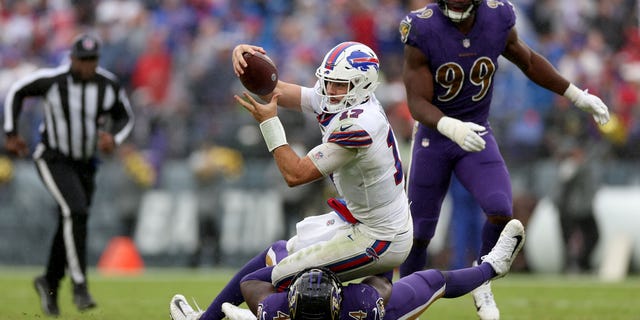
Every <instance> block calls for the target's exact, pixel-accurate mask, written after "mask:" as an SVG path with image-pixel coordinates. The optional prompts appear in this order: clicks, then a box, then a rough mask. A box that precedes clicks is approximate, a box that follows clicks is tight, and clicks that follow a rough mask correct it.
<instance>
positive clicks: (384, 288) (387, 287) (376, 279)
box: [362, 276, 393, 304]
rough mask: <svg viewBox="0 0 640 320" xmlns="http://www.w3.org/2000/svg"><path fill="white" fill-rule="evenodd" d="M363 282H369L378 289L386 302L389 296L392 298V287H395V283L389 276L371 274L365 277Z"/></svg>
mask: <svg viewBox="0 0 640 320" xmlns="http://www.w3.org/2000/svg"><path fill="white" fill-rule="evenodd" d="M362 283H364V284H368V285H370V286H372V287H373V288H374V289H376V291H378V294H380V297H381V298H382V299H384V301H385V304H386V303H387V301H389V298H391V289H392V288H393V285H392V284H391V282H389V280H388V279H387V278H385V277H380V276H369V277H366V278H364V279H363V280H362Z"/></svg>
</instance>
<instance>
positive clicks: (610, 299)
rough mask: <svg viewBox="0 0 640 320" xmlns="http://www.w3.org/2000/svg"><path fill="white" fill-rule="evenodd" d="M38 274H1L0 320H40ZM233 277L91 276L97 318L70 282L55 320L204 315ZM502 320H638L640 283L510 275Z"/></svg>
mask: <svg viewBox="0 0 640 320" xmlns="http://www.w3.org/2000/svg"><path fill="white" fill-rule="evenodd" d="M41 270H42V269H41V268H14V267H11V268H7V267H0V299H1V300H0V319H2V320H12V319H44V318H45V317H44V316H43V315H42V313H41V312H40V307H39V304H38V299H37V295H36V293H35V290H34V289H33V286H32V280H33V277H34V276H35V275H37V274H38V272H40V271H41ZM232 274H233V270H229V269H200V270H188V269H152V270H147V271H145V273H144V274H143V275H141V276H135V277H131V276H119V277H114V276H110V277H106V276H102V275H100V274H97V273H96V272H93V271H92V272H91V273H90V278H91V282H90V288H91V292H92V294H93V296H94V298H95V300H96V301H97V303H98V308H96V309H95V310H92V311H89V312H86V313H83V314H81V313H79V312H78V311H77V310H76V309H75V307H74V306H73V305H72V303H71V289H70V286H69V284H68V283H69V281H68V279H65V282H64V284H63V286H62V288H61V292H60V297H59V301H60V309H61V316H60V317H59V318H58V319H63V320H66V319H85V320H107V319H108V320H114V319H168V318H169V315H168V312H169V311H168V310H169V309H168V304H169V299H171V296H173V294H175V293H182V294H184V295H185V296H186V297H187V298H188V299H191V298H193V299H195V300H196V301H197V302H198V304H199V305H200V307H201V308H203V309H204V308H206V307H207V306H208V304H209V302H210V301H211V300H212V299H213V297H214V295H215V294H217V292H218V291H219V290H220V288H221V287H222V286H223V285H224V284H225V283H226V281H227V279H229V277H230V276H231V275H232ZM493 289H494V294H495V295H496V300H497V302H498V306H499V307H500V309H501V311H502V319H505V320H509V319H523V320H524V319H531V320H542V319H554V320H555V319H575V320H588V319H594V320H595V319H598V320H601V319H621V320H622V319H624V320H628V319H639V320H640V277H638V276H633V277H630V278H628V279H627V280H625V281H624V282H621V283H602V282H599V281H598V280H597V279H595V278H591V277H565V276H559V275H553V276H549V275H546V276H540V275H528V274H510V275H508V276H507V277H506V278H504V279H500V280H497V281H495V282H494V283H493ZM475 318H476V317H475V311H474V307H473V302H472V300H471V297H470V296H464V297H461V298H458V299H440V300H439V301H437V302H436V303H435V304H434V305H433V306H432V307H431V308H430V309H429V310H427V312H425V313H424V314H423V315H422V316H421V317H420V319H422V320H424V319H475Z"/></svg>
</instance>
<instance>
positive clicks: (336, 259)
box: [172, 42, 413, 320]
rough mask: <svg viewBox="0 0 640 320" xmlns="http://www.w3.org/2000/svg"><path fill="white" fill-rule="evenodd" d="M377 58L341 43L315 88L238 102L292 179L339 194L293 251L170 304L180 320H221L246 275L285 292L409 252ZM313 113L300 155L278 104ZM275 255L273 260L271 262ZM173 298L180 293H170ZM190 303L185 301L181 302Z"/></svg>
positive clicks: (260, 260) (236, 59)
mask: <svg viewBox="0 0 640 320" xmlns="http://www.w3.org/2000/svg"><path fill="white" fill-rule="evenodd" d="M256 51H258V52H261V53H263V54H264V53H266V52H265V50H264V49H263V48H261V47H257V46H253V45H238V46H236V47H235V48H234V50H233V54H232V59H233V66H234V69H235V72H236V74H237V75H240V74H241V73H243V67H245V66H246V61H245V60H244V58H243V57H242V55H243V53H245V52H250V53H255V52H256ZM379 67H380V66H379V61H378V58H377V56H376V54H375V53H374V52H373V50H371V49H370V48H369V47H367V46H366V45H363V44H361V43H357V42H344V43H341V44H339V45H337V46H335V47H334V48H333V49H331V50H330V51H329V52H328V53H327V54H326V56H325V58H324V60H323V61H322V64H321V65H320V67H318V69H317V71H316V76H317V78H318V81H317V82H316V84H315V86H314V87H313V88H310V87H303V86H300V85H296V84H292V83H287V82H284V81H278V84H277V86H276V88H275V89H274V91H273V92H272V93H270V94H268V95H265V96H261V97H260V98H261V99H262V100H263V101H268V102H267V103H264V104H263V103H260V102H258V101H256V100H255V99H254V98H253V97H252V96H251V95H249V94H248V93H246V92H245V93H244V95H243V97H242V98H241V97H239V96H235V98H236V100H237V101H238V102H239V103H240V104H241V105H242V106H243V107H244V108H245V109H247V110H248V111H249V112H251V114H252V115H253V117H254V118H255V119H256V121H258V123H260V130H261V132H262V135H263V137H264V140H265V142H266V144H267V148H268V149H269V151H270V152H272V153H273V157H274V159H275V161H276V163H277V165H278V168H279V169H280V172H281V173H282V176H283V178H284V179H285V181H286V182H287V184H288V185H289V186H292V187H293V186H297V185H301V184H305V183H309V182H312V181H316V180H319V179H321V178H323V177H330V178H331V180H332V181H333V182H334V184H335V186H336V189H337V191H338V194H339V195H340V198H339V199H338V198H336V199H329V201H328V203H329V205H330V206H331V207H332V208H333V209H334V210H333V211H332V212H329V213H327V214H324V215H319V216H313V217H309V218H306V219H304V220H303V221H302V222H300V223H298V224H297V226H296V227H297V235H296V236H294V237H293V238H292V239H290V240H289V241H288V242H287V244H286V246H287V251H288V252H289V255H288V256H287V257H286V258H284V259H283V260H282V261H280V262H279V263H278V264H277V265H275V266H274V267H269V268H265V269H263V268H264V262H265V259H268V258H269V252H267V251H265V252H262V253H261V254H259V255H258V256H256V257H255V258H254V259H252V260H251V261H250V262H249V263H247V264H246V265H245V266H244V267H243V268H242V269H241V270H240V271H239V272H238V274H236V276H235V277H234V278H233V279H231V281H230V282H229V283H228V284H227V286H226V287H225V288H224V289H223V291H222V292H221V293H220V294H219V295H218V296H217V297H216V298H215V299H214V301H213V302H212V304H211V305H210V306H209V308H208V309H207V310H206V311H205V312H204V313H202V312H196V314H194V315H188V317H183V316H182V315H181V314H180V310H181V308H179V307H178V305H179V304H178V303H176V307H172V316H173V317H174V319H177V318H180V319H183V318H185V319H201V320H209V319H222V318H223V317H224V314H223V313H222V310H221V306H222V303H224V302H230V303H232V304H235V305H238V304H240V303H242V302H243V298H242V295H241V293H240V286H239V283H240V280H241V279H242V278H243V277H245V276H247V275H248V277H253V278H256V279H264V278H267V279H268V280H270V281H271V282H272V284H273V285H274V289H275V290H284V289H286V288H287V287H288V285H289V284H290V282H291V279H292V278H293V276H294V275H296V274H297V273H298V272H299V271H301V270H304V269H306V268H309V267H324V268H328V269H330V270H331V271H333V272H334V273H336V274H337V275H338V277H339V278H340V280H342V281H349V280H353V279H357V278H361V277H364V276H369V275H384V276H385V277H387V278H388V279H389V280H391V277H392V276H393V268H395V267H397V266H399V265H400V264H401V263H402V262H403V261H404V260H405V258H406V257H407V255H408V252H409V250H410V249H411V245H412V237H413V236H412V231H413V225H412V221H411V218H410V213H409V205H408V200H407V196H406V194H405V191H404V177H403V171H402V164H401V161H400V157H399V154H398V149H397V145H396V141H395V137H394V134H393V130H392V129H391V125H390V124H389V122H388V120H387V118H386V115H385V113H384V110H383V109H382V106H381V105H380V103H379V102H378V100H377V99H376V97H375V95H374V90H375V88H376V86H377V85H378V71H379ZM278 105H279V106H281V107H284V108H289V109H294V110H298V111H302V112H311V113H313V114H314V115H315V116H316V118H317V119H318V123H319V125H320V130H321V131H322V134H323V137H322V143H321V144H320V145H318V146H316V147H315V148H313V149H312V150H311V151H309V152H308V153H307V155H305V156H303V157H300V156H299V155H297V154H296V153H295V151H293V149H292V148H291V147H290V146H289V145H288V144H287V139H286V136H285V132H284V129H283V126H282V124H281V122H280V120H279V119H278V116H277V106H278ZM273 261H275V260H273ZM172 301H174V300H172ZM181 303H186V302H181Z"/></svg>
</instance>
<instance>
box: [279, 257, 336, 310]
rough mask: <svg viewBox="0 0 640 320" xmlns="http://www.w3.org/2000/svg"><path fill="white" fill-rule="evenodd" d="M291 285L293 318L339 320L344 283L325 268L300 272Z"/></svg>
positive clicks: (290, 297) (290, 296) (290, 303)
mask: <svg viewBox="0 0 640 320" xmlns="http://www.w3.org/2000/svg"><path fill="white" fill-rule="evenodd" d="M291 283H292V284H291V286H290V287H289V295H288V297H289V312H290V317H291V319H292V320H325V319H329V320H338V319H339V318H340V303H341V300H342V296H341V291H342V284H341V283H340V280H339V279H338V277H337V276H336V275H335V274H334V273H333V272H332V271H331V270H328V269H325V268H310V269H306V270H303V271H301V272H299V273H298V274H297V275H296V276H295V277H294V278H293V280H292V281H291Z"/></svg>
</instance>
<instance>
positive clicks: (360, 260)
mask: <svg viewBox="0 0 640 320" xmlns="http://www.w3.org/2000/svg"><path fill="white" fill-rule="evenodd" d="M389 246H391V241H382V240H376V241H375V242H374V243H373V245H371V247H369V248H367V250H366V251H365V252H363V253H362V254H359V255H357V256H355V257H353V258H350V259H347V260H342V261H338V262H336V263H334V264H330V265H327V266H325V267H326V268H329V269H331V271H333V272H336V273H340V272H345V271H349V270H353V269H358V268H360V267H364V266H366V265H368V264H369V263H371V262H373V261H376V260H378V259H380V256H381V255H383V254H384V253H385V252H386V251H387V250H388V249H389Z"/></svg>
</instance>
